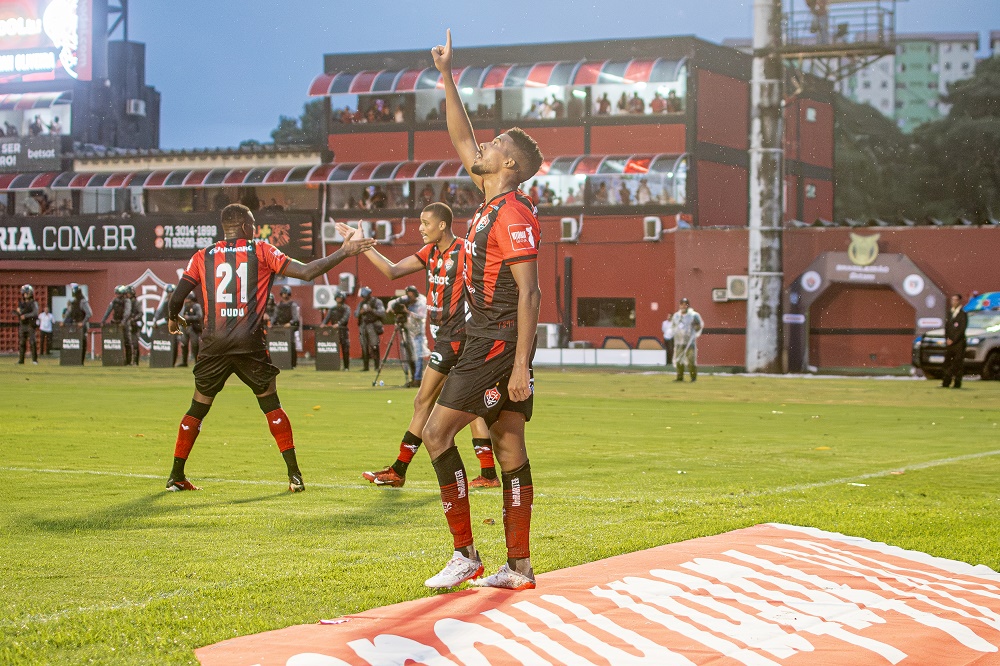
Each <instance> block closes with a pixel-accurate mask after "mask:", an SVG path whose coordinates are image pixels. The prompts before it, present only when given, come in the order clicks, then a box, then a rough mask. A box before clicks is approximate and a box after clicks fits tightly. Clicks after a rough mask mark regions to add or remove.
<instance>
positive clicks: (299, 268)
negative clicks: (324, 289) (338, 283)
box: [282, 229, 375, 282]
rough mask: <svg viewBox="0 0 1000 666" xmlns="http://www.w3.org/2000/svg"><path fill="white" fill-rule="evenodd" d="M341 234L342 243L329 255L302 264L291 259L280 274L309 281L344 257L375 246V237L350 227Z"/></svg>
mask: <svg viewBox="0 0 1000 666" xmlns="http://www.w3.org/2000/svg"><path fill="white" fill-rule="evenodd" d="M343 235H344V244H343V245H341V246H340V247H339V248H337V251H336V252H334V253H333V254H331V255H330V256H327V257H323V258H321V259H316V260H314V261H310V262H309V263H308V264H303V263H302V262H301V261H296V260H295V259H292V260H291V261H289V262H288V263H287V264H286V265H285V270H284V271H283V272H282V275H284V276H285V277H290V278H296V279H299V280H305V281H307V282H310V281H312V280H315V279H316V278H318V277H319V276H320V275H322V274H323V273H326V272H328V271H330V270H332V269H333V267H334V266H336V265H337V264H339V263H340V262H342V261H343V260H344V259H347V258H348V257H353V256H355V255H358V254H361V253H362V252H365V251H367V250H370V249H371V248H373V247H375V239H374V238H364V237H362V236H361V235H360V233H358V231H357V229H350V233H349V234H343Z"/></svg>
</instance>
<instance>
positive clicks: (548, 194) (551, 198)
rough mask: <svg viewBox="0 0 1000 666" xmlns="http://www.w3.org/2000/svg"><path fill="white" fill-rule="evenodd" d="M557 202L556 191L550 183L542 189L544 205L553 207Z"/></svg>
mask: <svg viewBox="0 0 1000 666" xmlns="http://www.w3.org/2000/svg"><path fill="white" fill-rule="evenodd" d="M555 202H556V191H555V190H553V189H552V188H551V187H550V186H549V184H548V183H545V187H544V188H543V189H542V203H543V204H544V205H546V206H551V205H553V204H555Z"/></svg>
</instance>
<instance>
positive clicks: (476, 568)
mask: <svg viewBox="0 0 1000 666" xmlns="http://www.w3.org/2000/svg"><path fill="white" fill-rule="evenodd" d="M482 575H483V563H482V562H481V561H479V560H478V559H476V560H474V559H472V558H469V557H465V556H464V555H462V553H460V552H458V551H457V550H456V551H455V554H454V555H452V556H451V559H450V560H448V564H446V565H444V569H441V571H440V572H439V573H438V574H437V575H435V576H431V577H430V578H428V579H427V580H426V581H424V585H426V586H427V587H431V588H435V589H442V590H443V589H447V588H449V587H456V586H458V585H461V584H462V583H464V582H465V581H467V580H471V579H473V578H479V577H480V576H482Z"/></svg>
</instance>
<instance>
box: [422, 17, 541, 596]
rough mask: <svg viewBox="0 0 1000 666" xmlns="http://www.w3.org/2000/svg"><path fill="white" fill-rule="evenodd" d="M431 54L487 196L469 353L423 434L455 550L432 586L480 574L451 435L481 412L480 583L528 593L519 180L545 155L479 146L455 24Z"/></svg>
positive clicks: (451, 126) (477, 242) (528, 393)
mask: <svg viewBox="0 0 1000 666" xmlns="http://www.w3.org/2000/svg"><path fill="white" fill-rule="evenodd" d="M431 55H432V56H433V58H434V66H435V67H437V69H438V71H440V72H441V75H442V77H441V78H442V81H443V83H444V89H445V95H446V104H447V120H448V134H449V135H450V136H451V141H452V143H453V144H454V146H455V149H456V150H457V151H458V154H459V156H460V157H461V158H462V163H463V164H464V165H465V168H466V170H467V171H468V172H469V174H471V176H472V180H473V182H474V183H475V184H476V186H477V187H478V188H479V189H480V190H482V191H483V192H484V193H485V195H486V197H485V201H484V202H483V204H482V205H481V206H480V207H479V210H478V211H476V215H475V217H474V218H473V220H472V223H471V225H470V228H469V234H468V236H467V237H466V239H465V243H464V248H463V252H462V255H461V260H462V276H463V280H464V282H465V291H466V299H467V302H468V305H469V313H470V318H469V321H468V323H467V325H466V335H467V338H466V344H465V349H464V351H463V353H462V357H461V359H459V361H458V365H456V366H455V368H454V370H452V371H451V374H450V375H449V376H448V380H447V381H446V382H445V384H444V388H443V389H442V392H441V395H440V397H439V398H438V401H437V404H436V405H435V406H434V409H433V411H432V412H431V415H430V418H429V419H428V421H427V425H426V426H424V432H423V439H424V444H425V445H426V446H427V452H428V453H429V454H430V457H431V461H432V462H433V464H434V471H435V473H436V474H437V478H438V484H439V485H440V486H441V501H442V504H443V505H444V512H445V517H446V518H447V520H448V527H449V528H450V530H451V534H452V536H453V538H454V546H455V554H454V555H453V556H452V558H451V560H450V561H449V562H448V564H447V565H446V566H445V567H444V569H442V570H441V572H440V573H438V574H437V575H436V576H433V577H431V578H430V579H428V580H427V582H426V585H427V586H428V587H434V588H447V587H454V586H456V585H459V584H460V583H462V582H463V581H466V580H470V579H474V578H478V577H479V576H480V575H481V574H482V572H483V564H482V561H481V560H480V559H479V554H478V553H477V552H476V547H475V545H474V544H473V539H472V518H471V514H470V509H469V488H468V481H467V479H468V477H467V476H466V472H465V466H464V465H463V464H462V457H461V455H459V453H458V449H457V448H456V447H455V435H456V434H458V432H459V431H460V430H461V429H462V428H464V427H465V426H466V425H468V424H469V423H470V422H472V421H473V420H474V419H475V418H476V417H480V416H481V417H483V418H484V419H485V420H486V424H487V425H488V426H489V427H490V434H491V437H492V440H493V451H494V453H495V455H496V459H497V462H498V463H499V464H500V467H501V469H502V470H503V474H502V481H503V522H504V536H505V538H506V542H507V563H506V564H505V565H503V566H502V567H501V568H500V570H499V571H497V573H495V574H493V575H492V576H488V577H487V578H485V579H483V580H482V581H479V583H478V584H479V585H482V586H488V587H502V588H508V589H517V590H523V589H528V588H533V587H534V586H535V578H534V572H533V571H532V569H531V559H530V553H529V549H528V534H529V531H530V527H531V505H532V500H533V496H534V490H533V487H532V482H531V465H530V464H529V462H528V453H527V450H526V448H525V444H524V424H525V422H526V421H527V420H529V419H530V418H531V409H532V379H531V357H532V354H533V351H534V350H533V346H534V341H535V329H536V328H537V326H538V308H539V305H540V303H541V293H540V292H539V290H538V266H537V263H536V259H537V257H538V240H539V231H540V229H539V225H538V217H537V215H536V213H535V210H534V207H533V206H532V204H531V201H530V200H529V199H528V198H527V197H525V196H524V194H523V193H521V192H520V191H519V190H518V186H519V185H520V184H521V183H523V182H525V181H527V180H529V179H530V178H531V177H532V176H534V175H535V173H536V172H537V171H538V168H539V166H541V164H542V154H541V152H540V151H539V150H538V146H537V145H536V144H535V142H534V140H533V139H532V138H531V137H530V136H528V135H527V134H525V133H524V131H523V130H521V129H518V128H514V129H511V130H508V131H507V132H504V133H503V134H500V135H499V136H497V137H496V138H494V139H493V140H492V141H490V142H488V143H482V144H478V145H477V144H476V139H475V134H474V133H473V130H472V123H471V122H470V121H469V116H468V114H467V113H466V111H465V106H464V105H463V104H462V99H461V97H460V96H459V94H458V89H457V88H456V86H455V79H454V77H453V76H452V64H451V60H452V48H451V31H450V30H449V31H448V36H447V41H446V43H445V45H444V46H436V47H434V48H433V49H431Z"/></svg>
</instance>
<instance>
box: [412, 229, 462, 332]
mask: <svg viewBox="0 0 1000 666" xmlns="http://www.w3.org/2000/svg"><path fill="white" fill-rule="evenodd" d="M461 254H462V240H461V239H460V238H456V239H455V240H454V241H453V242H452V244H451V245H450V246H448V249H447V250H445V251H444V252H442V251H441V250H440V249H439V248H438V246H437V244H436V243H428V244H427V245H425V246H423V247H422V248H420V251H419V252H417V255H416V256H417V259H419V260H420V261H421V263H423V265H424V266H425V267H426V268H427V320H428V322H429V323H430V325H431V326H436V327H437V330H436V331H435V333H434V339H435V340H441V341H443V342H451V341H452V340H461V339H462V338H464V337H465V316H466V313H467V312H468V310H467V309H466V307H465V289H464V288H463V287H462V285H461V283H460V282H459V281H458V279H457V278H458V267H459V263H460V261H461Z"/></svg>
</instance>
